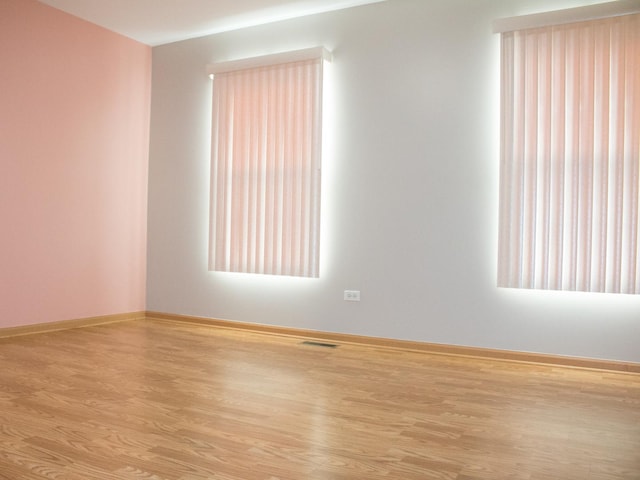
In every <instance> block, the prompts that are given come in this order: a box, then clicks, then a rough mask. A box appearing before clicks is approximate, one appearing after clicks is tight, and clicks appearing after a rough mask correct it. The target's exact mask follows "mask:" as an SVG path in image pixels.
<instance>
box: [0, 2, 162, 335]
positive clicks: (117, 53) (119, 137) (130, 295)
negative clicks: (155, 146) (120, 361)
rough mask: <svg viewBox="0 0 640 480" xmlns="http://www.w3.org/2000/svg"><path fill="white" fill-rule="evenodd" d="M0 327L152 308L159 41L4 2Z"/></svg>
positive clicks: (0, 12)
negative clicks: (154, 47) (152, 132)
mask: <svg viewBox="0 0 640 480" xmlns="http://www.w3.org/2000/svg"><path fill="white" fill-rule="evenodd" d="M0 65H1V67H0V219H1V225H2V226H1V228H2V230H1V231H0V328H2V327H11V326H19V325H28V324H34V323H41V322H51V321H58V320H68V319H77V318H85V317H92V316H100V315H110V314H116V313H125V312H134V311H140V310H144V309H145V283H146V274H145V272H146V211H147V171H148V139H149V104H150V93H151V48H150V47H148V46H146V45H143V44H140V43H138V42H135V41H133V40H131V39H128V38H126V37H123V36H120V35H117V34H115V33H112V32H109V31H107V30H105V29H102V28H100V27H97V26H95V25H93V24H91V23H88V22H85V21H83V20H80V19H78V18H76V17H73V16H71V15H68V14H65V13H62V12H60V11H58V10H55V9H53V8H51V7H48V6H45V5H43V4H40V3H38V2H36V1H35V0H1V1H0Z"/></svg>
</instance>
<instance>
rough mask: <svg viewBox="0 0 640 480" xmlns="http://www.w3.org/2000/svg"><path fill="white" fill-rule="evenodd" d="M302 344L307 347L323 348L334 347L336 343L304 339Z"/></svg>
mask: <svg viewBox="0 0 640 480" xmlns="http://www.w3.org/2000/svg"><path fill="white" fill-rule="evenodd" d="M302 345H307V346H309V347H323V348H336V347H337V346H338V345H336V344H335V343H322V342H312V341H309V340H307V341H304V342H302Z"/></svg>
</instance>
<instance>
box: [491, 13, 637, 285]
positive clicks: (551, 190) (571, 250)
mask: <svg viewBox="0 0 640 480" xmlns="http://www.w3.org/2000/svg"><path fill="white" fill-rule="evenodd" d="M501 82H502V138H501V143H502V145H501V152H502V153H501V174H500V231H499V260H498V284H499V285H500V286H504V287H519V288H542V289H561V290H580V291H595V292H620V293H636V294H637V293H640V242H639V238H640V222H639V220H638V219H639V215H640V214H639V211H640V193H639V192H640V180H639V174H640V14H633V15H624V16H618V17H613V18H605V19H599V20H593V21H588V22H579V23H571V24H564V25H557V26H551V27H542V28H532V29H525V30H516V31H511V32H504V33H502V78H501Z"/></svg>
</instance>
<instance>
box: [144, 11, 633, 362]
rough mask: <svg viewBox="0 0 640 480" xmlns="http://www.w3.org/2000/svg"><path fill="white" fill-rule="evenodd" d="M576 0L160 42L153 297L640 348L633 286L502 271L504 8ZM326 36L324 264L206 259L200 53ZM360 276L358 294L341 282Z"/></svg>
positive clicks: (191, 306)
mask: <svg viewBox="0 0 640 480" xmlns="http://www.w3.org/2000/svg"><path fill="white" fill-rule="evenodd" d="M588 3H596V2H594V1H591V2H588V1H579V0H574V1H570V0H563V1H560V0H510V1H509V2H505V1H504V0H389V1H387V2H384V3H378V4H373V5H369V6H362V7H355V8H351V9H347V10H342V11H338V12H332V13H326V14H321V15H316V16H311V17H304V18H299V19H294V20H289V21H285V22H279V23H276V24H271V25H267V26H260V27H253V28H248V29H244V30H240V31H235V32H228V33H224V34H218V35H212V36H209V37H203V38H199V39H194V40H188V41H184V42H179V43H174V44H170V45H165V46H161V47H156V48H154V50H153V88H152V95H153V96H152V114H151V150H150V151H151V153H150V155H151V156H150V178H149V230H148V238H149V246H148V287H147V292H148V293H147V295H148V298H147V308H148V309H149V310H153V311H161V312H169V313H179V314H188V315H197V316H204V317H212V318H218V319H229V320H235V321H243V322H255V323H263V324H270V325H281V326H287V327H295V328H304V329H314V330H322V331H331V332H343V333H353V334H358V335H368V336H376V337H388V338H395V339H407V340H415V341H424V342H435V343H446V344H454V345H468V346H476V347H487V348H497V349H508V350H519V351H529V352H540V353H550V354H560V355H571V356H581V357H591V358H602V359H615V360H623V361H634V362H639V361H640V348H638V345H640V297H638V296H628V295H604V294H585V293H570V292H543V291H518V290H508V289H498V288H496V286H495V285H496V248H497V247H496V245H497V209H498V204H497V190H498V159H499V148H498V139H499V85H498V81H499V74H498V70H499V36H498V35H494V34H492V32H491V22H492V20H493V19H495V18H501V17H508V16H513V15H520V14H526V13H532V12H538V11H543V10H545V9H557V8H566V7H572V6H577V5H585V4H588ZM318 45H324V46H325V47H327V48H329V49H330V50H332V51H333V53H334V62H333V64H332V68H331V78H332V82H333V89H332V91H333V93H332V95H331V98H332V100H331V104H332V105H333V108H332V109H331V110H332V111H330V112H327V113H328V120H329V122H328V126H327V128H326V129H325V135H326V137H327V138H326V140H327V143H328V145H327V147H326V149H325V156H324V160H323V161H324V164H323V167H324V168H323V206H322V208H323V211H322V217H323V219H322V247H321V248H322V250H321V273H320V275H321V276H320V278H319V279H299V278H277V277H271V276H252V275H237V274H224V273H216V272H208V271H207V245H208V219H207V216H208V208H209V149H210V147H209V131H210V118H209V115H210V102H211V82H210V80H209V79H208V77H207V76H206V74H205V66H206V64H207V63H213V62H216V61H225V60H233V59H237V58H243V57H250V56H256V55H261V54H268V53H274V52H280V51H287V50H295V49H300V48H307V47H312V46H318ZM345 289H354V290H361V292H362V301H361V302H360V303H352V302H345V301H344V300H343V299H342V297H343V290H345Z"/></svg>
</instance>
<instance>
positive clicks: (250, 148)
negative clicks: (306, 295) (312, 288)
mask: <svg viewBox="0 0 640 480" xmlns="http://www.w3.org/2000/svg"><path fill="white" fill-rule="evenodd" d="M322 71H323V59H322V58H321V57H318V58H313V59H310V60H302V61H292V62H286V63H281V64H276V65H266V66H258V67H255V68H244V69H242V70H236V71H225V72H222V73H216V74H215V77H214V84H213V131H212V168H211V177H212V178H211V185H212V193H211V215H212V218H211V232H210V269H211V270H217V271H226V272H245V273H263V274H275V275H294V276H306V277H317V276H318V274H319V272H318V269H319V236H320V160H321V143H322V142H321V124H322Z"/></svg>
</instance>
